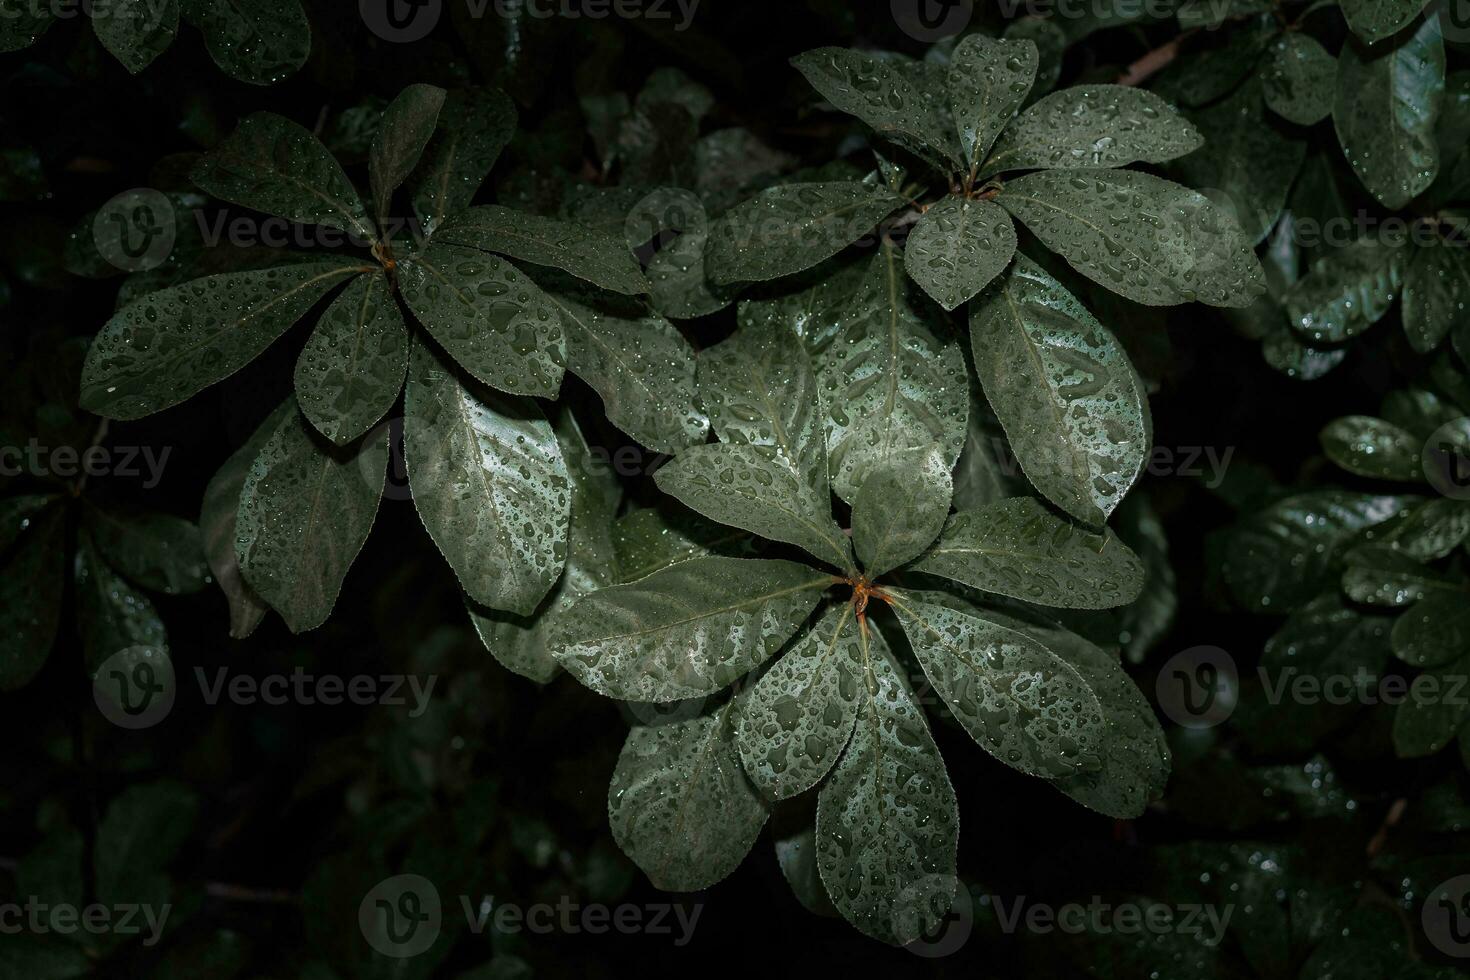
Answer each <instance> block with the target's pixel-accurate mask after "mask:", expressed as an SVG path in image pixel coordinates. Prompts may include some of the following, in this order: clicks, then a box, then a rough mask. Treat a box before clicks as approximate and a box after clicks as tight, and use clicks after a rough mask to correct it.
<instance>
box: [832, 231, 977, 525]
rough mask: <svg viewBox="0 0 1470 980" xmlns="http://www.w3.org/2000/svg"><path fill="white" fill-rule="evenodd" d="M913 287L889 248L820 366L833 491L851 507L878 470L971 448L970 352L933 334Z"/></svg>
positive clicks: (947, 457)
mask: <svg viewBox="0 0 1470 980" xmlns="http://www.w3.org/2000/svg"><path fill="white" fill-rule="evenodd" d="M908 288H909V287H908V283H907V280H906V279H905V277H904V274H903V271H902V269H901V268H900V264H899V257H898V253H897V251H896V250H895V249H894V248H893V247H892V246H891V245H886V244H885V245H884V246H883V247H881V248H880V249H879V250H878V254H877V255H875V256H874V257H873V259H872V260H871V262H870V264H869V266H868V272H867V274H866V278H865V279H864V281H863V282H862V284H861V285H860V286H859V287H858V289H857V292H856V294H855V295H854V296H853V299H852V303H851V304H850V305H849V306H848V307H847V309H846V310H845V311H844V314H843V321H844V323H843V326H842V328H841V330H840V332H839V333H838V334H837V336H836V337H835V339H834V340H833V341H832V343H831V345H830V346H829V347H828V348H827V349H826V351H825V352H824V353H823V354H822V357H821V359H820V360H819V361H818V363H817V381H818V382H819V383H820V385H821V388H822V403H823V407H824V408H825V410H826V412H827V457H828V469H829V471H830V472H831V474H832V487H833V489H834V490H835V491H836V492H837V495H838V496H839V497H841V498H842V499H843V500H846V501H848V502H849V503H850V502H852V501H853V500H854V499H855V497H856V495H857V492H858V489H859V488H860V487H861V486H862V484H863V482H864V481H865V480H866V479H867V477H868V474H869V472H871V471H874V470H875V469H876V468H882V467H887V466H890V465H892V464H893V463H895V462H896V461H897V460H899V459H902V458H907V457H908V455H909V454H910V453H913V452H915V451H920V450H928V449H930V448H931V447H936V446H937V447H938V448H939V450H940V452H941V454H942V456H943V458H944V461H945V462H946V463H947V464H949V465H950V466H953V464H954V461H955V460H956V459H958V458H959V454H960V449H961V448H962V447H963V446H964V442H965V423H966V418H967V416H968V412H969V397H970V393H969V381H968V379H967V377H966V371H965V361H964V355H963V354H962V353H961V352H960V348H959V345H958V344H955V343H954V342H952V341H949V340H943V339H940V338H939V337H937V336H935V334H934V333H933V332H932V331H931V329H930V328H929V326H928V325H927V324H926V323H925V321H924V320H923V319H922V318H921V317H920V315H919V314H918V313H917V312H916V310H915V307H914V305H913V302H912V301H911V299H910V297H909V295H908Z"/></svg>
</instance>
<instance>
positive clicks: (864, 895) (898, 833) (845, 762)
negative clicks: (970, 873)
mask: <svg viewBox="0 0 1470 980" xmlns="http://www.w3.org/2000/svg"><path fill="white" fill-rule="evenodd" d="M861 639H862V646H861V649H860V652H861V660H860V662H859V663H858V665H857V668H858V677H857V685H858V705H857V724H856V726H855V727H854V730H853V735H852V740H851V741H850V742H849V743H848V745H847V750H846V751H845V752H843V754H842V759H841V761H839V762H838V763H837V768H836V770H835V771H834V772H833V773H832V776H831V778H830V779H828V780H827V782H826V784H825V785H823V786H822V789H821V792H820V793H819V794H818V795H817V834H816V838H817V869H818V871H819V872H820V874H821V877H822V884H823V885H824V886H825V887H826V890H827V894H828V895H830V896H831V898H832V903H833V904H834V905H836V906H837V908H838V910H839V911H840V912H841V913H842V915H843V917H844V918H846V919H847V921H848V922H851V923H852V924H853V925H854V926H856V927H857V928H858V929H859V930H860V931H861V932H862V933H864V934H865V935H868V936H872V937H873V938H874V939H879V940H882V941H883V942H885V943H891V944H893V945H904V944H906V943H909V942H912V941H913V940H915V939H917V938H919V937H920V936H923V935H925V934H928V933H930V932H932V931H933V930H934V929H935V928H936V927H937V926H938V925H939V923H940V922H941V921H943V919H944V917H945V915H946V914H947V913H948V912H949V907H950V903H951V901H952V899H953V891H952V889H953V887H954V883H955V882H957V881H958V879H957V878H956V877H955V872H956V869H955V851H956V849H957V846H958V842H959V823H960V817H959V810H958V809H957V808H956V806H955V797H954V787H953V786H951V785H950V782H949V774H948V773H947V772H945V769H944V760H943V759H942V758H940V755H939V747H938V746H936V745H935V744H934V739H933V737H932V736H931V735H930V734H929V727H928V726H927V725H926V724H925V723H924V713H923V712H922V711H921V710H920V709H919V706H918V705H917V704H916V703H915V700H914V694H913V691H912V689H911V688H910V687H909V685H908V684H907V683H906V682H905V680H904V677H903V673H902V671H901V669H900V668H899V666H898V664H897V663H896V662H895V661H894V659H893V655H892V654H891V653H890V652H889V650H888V646H887V644H885V643H884V642H883V637H882V635H881V634H879V633H877V632H875V631H872V630H865V631H863V632H862V634H861Z"/></svg>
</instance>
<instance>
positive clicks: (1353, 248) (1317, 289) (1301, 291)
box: [1285, 236, 1410, 344]
mask: <svg viewBox="0 0 1470 980" xmlns="http://www.w3.org/2000/svg"><path fill="white" fill-rule="evenodd" d="M1409 257H1410V253H1409V252H1408V249H1407V247H1406V246H1405V245H1404V244H1403V243H1402V242H1392V241H1385V240H1384V239H1381V238H1377V237H1371V236H1370V237H1366V238H1360V239H1358V240H1357V241H1355V242H1353V243H1352V244H1350V245H1346V246H1344V247H1342V248H1339V249H1337V250H1335V251H1333V252H1330V253H1328V254H1327V255H1326V256H1324V257H1322V258H1320V259H1318V260H1317V261H1316V262H1314V263H1312V268H1311V271H1310V272H1308V273H1307V274H1306V275H1305V276H1303V277H1302V278H1301V280H1300V281H1298V282H1297V284H1296V285H1294V286H1292V287H1291V289H1289V290H1287V293H1286V297H1285V298H1286V311H1287V317H1288V319H1289V322H1290V323H1291V326H1292V328H1293V329H1294V330H1296V331H1297V332H1298V333H1300V334H1301V335H1302V336H1303V337H1305V338H1306V339H1307V340H1309V341H1315V342H1318V343H1328V344H1335V343H1340V342H1342V341H1344V340H1347V339H1349V338H1351V337H1356V336H1357V335H1358V334H1360V333H1362V332H1363V331H1364V330H1367V329H1368V328H1369V327H1371V326H1372V325H1373V324H1375V323H1377V322H1378V321H1379V320H1380V319H1382V318H1383V315H1384V314H1385V313H1387V312H1388V310H1389V307H1391V306H1392V305H1393V301H1394V297H1395V296H1397V295H1398V290H1399V283H1400V282H1402V280H1403V268H1404V265H1405V264H1406V263H1407V262H1408V260H1409Z"/></svg>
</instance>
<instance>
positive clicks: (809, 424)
mask: <svg viewBox="0 0 1470 980" xmlns="http://www.w3.org/2000/svg"><path fill="white" fill-rule="evenodd" d="M699 397H700V401H701V402H703V404H704V406H705V409H706V411H708V412H709V415H710V424H711V426H712V427H713V428H714V430H715V434H716V435H718V436H719V437H720V440H721V442H723V443H725V444H726V445H730V446H739V445H747V446H757V447H763V448H766V449H769V450H771V451H772V453H773V458H774V461H775V462H776V463H778V464H781V465H783V466H784V467H785V468H786V469H788V470H789V471H790V474H791V478H792V479H793V480H794V481H795V493H794V498H793V499H794V500H796V501H798V502H799V504H800V509H801V510H802V511H804V512H806V513H808V514H810V515H812V516H813V517H815V518H816V521H817V525H818V526H819V527H820V528H821V529H822V530H821V532H820V533H819V534H818V538H817V546H818V548H819V549H820V550H819V551H817V552H816V554H817V555H818V557H821V558H823V559H824V560H829V561H830V560H832V559H833V558H834V557H835V558H837V559H838V560H839V564H843V563H850V562H851V556H850V553H849V551H848V548H847V545H846V544H845V543H842V544H840V546H839V545H837V544H833V543H831V542H832V541H833V540H834V539H833V533H834V532H836V528H835V525H833V524H832V522H831V520H830V513H831V500H832V497H831V489H830V486H829V483H828V475H827V446H826V439H825V433H824V431H823V428H822V421H823V413H822V403H821V398H820V396H819V393H818V391H817V377H816V373H815V372H814V371H813V370H812V365H811V360H810V358H808V357H807V353H806V350H805V349H804V348H803V347H802V344H801V342H800V341H799V340H798V339H797V338H796V336H795V335H793V334H792V333H790V332H788V331H786V330H783V329H781V328H780V327H779V326H776V325H754V326H748V327H743V328H741V329H740V330H737V331H736V332H735V334H734V336H732V337H730V338H729V339H728V340H726V341H724V342H723V343H720V344H716V345H715V346H714V347H711V348H710V349H708V350H706V351H705V352H704V353H703V354H702V355H700V359H699ZM706 448H714V447H706ZM757 455H759V456H761V457H763V458H764V457H769V456H772V454H769V453H768V454H757ZM696 509H698V508H696ZM836 533H837V535H838V537H839V538H840V532H836ZM783 540H784V539H783ZM793 543H800V542H793ZM803 547H806V545H803Z"/></svg>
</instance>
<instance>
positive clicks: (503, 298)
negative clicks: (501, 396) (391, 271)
mask: <svg viewBox="0 0 1470 980" xmlns="http://www.w3.org/2000/svg"><path fill="white" fill-rule="evenodd" d="M398 286H399V289H400V290H401V294H402V296H403V301H404V302H405V303H407V304H408V308H409V309H410V310H412V311H413V314H414V316H416V317H417V318H418V319H419V322H421V323H422V324H423V325H424V326H425V327H426V328H428V331H429V333H430V334H432V335H433V337H434V339H435V340H437V341H439V343H440V344H442V345H443V347H444V349H445V351H447V352H448V353H449V356H450V357H452V358H454V359H455V361H457V362H458V363H459V366H460V367H462V368H464V369H465V370H466V371H468V372H469V373H470V374H471V375H473V376H474V377H475V378H476V379H477V380H479V381H481V382H483V383H485V384H487V385H490V386H491V387H492V388H499V389H500V390H501V391H506V392H509V393H511V394H512V395H538V396H541V397H544V398H551V397H554V396H555V395H556V393H557V391H558V390H559V389H560V388H561V378H562V372H563V371H564V365H565V364H566V359H567V346H566V339H565V336H564V335H563V333H562V325H561V316H560V315H559V314H558V312H557V307H556V305H555V304H554V303H552V301H551V298H550V297H548V296H547V295H546V294H545V293H543V292H542V291H541V289H540V288H539V287H538V286H537V285H536V284H535V283H533V282H532V281H531V280H530V279H528V278H527V277H526V276H525V275H523V274H522V273H521V272H520V271H519V270H517V269H516V267H515V266H513V265H511V264H510V263H509V262H507V261H505V260H504V259H502V258H500V257H499V256H496V255H490V254H489V253H487V252H481V251H478V250H476V249H471V248H459V247H456V246H451V245H445V244H442V243H439V242H435V243H433V244H431V245H430V246H429V247H428V248H426V249H424V250H423V251H422V252H419V253H417V254H415V255H414V256H413V257H412V258H410V259H406V260H405V261H404V262H402V263H401V264H400V265H399V267H398Z"/></svg>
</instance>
